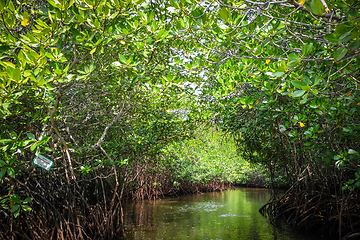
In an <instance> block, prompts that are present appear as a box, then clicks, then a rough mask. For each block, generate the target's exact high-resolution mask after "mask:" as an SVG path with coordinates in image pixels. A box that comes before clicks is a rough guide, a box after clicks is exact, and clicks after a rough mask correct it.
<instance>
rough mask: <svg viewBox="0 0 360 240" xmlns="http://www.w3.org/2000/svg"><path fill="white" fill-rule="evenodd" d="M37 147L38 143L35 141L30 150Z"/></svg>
mask: <svg viewBox="0 0 360 240" xmlns="http://www.w3.org/2000/svg"><path fill="white" fill-rule="evenodd" d="M36 147H37V143H34V144H33V145H31V147H30V150H31V151H34V150H35V148H36Z"/></svg>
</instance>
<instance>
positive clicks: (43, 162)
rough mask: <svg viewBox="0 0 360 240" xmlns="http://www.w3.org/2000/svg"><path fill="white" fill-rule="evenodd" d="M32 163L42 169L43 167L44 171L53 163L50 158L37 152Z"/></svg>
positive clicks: (48, 169)
mask: <svg viewBox="0 0 360 240" xmlns="http://www.w3.org/2000/svg"><path fill="white" fill-rule="evenodd" d="M33 163H34V164H35V165H37V166H39V167H41V168H42V169H45V170H46V171H48V172H49V171H50V168H51V167H52V165H53V164H54V162H53V161H51V160H50V159H48V158H46V157H44V156H43V155H41V154H39V155H37V156H36V157H35V158H34V161H33Z"/></svg>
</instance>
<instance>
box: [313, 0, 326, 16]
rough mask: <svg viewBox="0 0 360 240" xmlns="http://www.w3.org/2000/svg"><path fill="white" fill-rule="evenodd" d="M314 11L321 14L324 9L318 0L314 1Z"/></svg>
mask: <svg viewBox="0 0 360 240" xmlns="http://www.w3.org/2000/svg"><path fill="white" fill-rule="evenodd" d="M313 1H314V0H313ZM315 9H316V11H317V12H318V13H319V14H322V13H323V12H324V10H325V8H324V5H323V4H322V3H321V1H320V0H315Z"/></svg>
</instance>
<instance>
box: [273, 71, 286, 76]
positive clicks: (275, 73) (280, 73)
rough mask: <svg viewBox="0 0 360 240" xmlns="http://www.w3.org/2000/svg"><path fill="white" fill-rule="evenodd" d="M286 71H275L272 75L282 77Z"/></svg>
mask: <svg viewBox="0 0 360 240" xmlns="http://www.w3.org/2000/svg"><path fill="white" fill-rule="evenodd" d="M284 74H285V73H284V72H274V73H273V74H272V75H273V76H274V77H282V76H283V75H284Z"/></svg>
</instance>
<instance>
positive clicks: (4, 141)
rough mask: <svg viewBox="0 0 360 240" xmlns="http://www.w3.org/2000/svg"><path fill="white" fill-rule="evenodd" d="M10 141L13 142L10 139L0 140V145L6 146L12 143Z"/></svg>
mask: <svg viewBox="0 0 360 240" xmlns="http://www.w3.org/2000/svg"><path fill="white" fill-rule="evenodd" d="M12 141H13V140H12V139H0V143H1V144H7V143H9V142H12Z"/></svg>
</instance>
